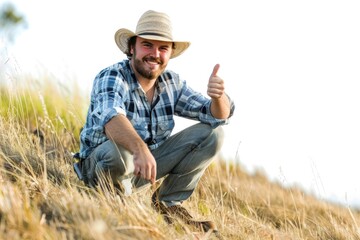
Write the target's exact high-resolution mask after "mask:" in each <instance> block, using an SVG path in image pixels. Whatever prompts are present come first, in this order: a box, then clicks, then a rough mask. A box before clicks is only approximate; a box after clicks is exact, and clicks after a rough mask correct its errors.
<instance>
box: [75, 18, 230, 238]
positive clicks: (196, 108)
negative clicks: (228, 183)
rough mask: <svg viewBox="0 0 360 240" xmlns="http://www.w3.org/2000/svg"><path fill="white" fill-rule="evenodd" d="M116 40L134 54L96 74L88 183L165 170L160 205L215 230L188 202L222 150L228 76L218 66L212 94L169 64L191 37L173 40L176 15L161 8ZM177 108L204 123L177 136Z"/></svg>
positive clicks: (83, 153)
mask: <svg viewBox="0 0 360 240" xmlns="http://www.w3.org/2000/svg"><path fill="white" fill-rule="evenodd" d="M115 42H116V44H117V46H118V47H119V48H120V50H121V51H122V52H123V53H125V54H126V55H127V56H128V59H126V60H124V61H122V62H119V63H116V64H114V65H113V66H110V67H108V68H106V69H104V70H102V71H101V72H100V73H99V74H98V75H97V76H96V78H95V80H94V84H93V89H92V93H91V102H90V107H89V110H88V115H87V119H86V124H85V126H84V128H83V130H82V132H81V137H80V140H81V145H80V158H81V159H82V164H81V172H82V175H83V177H84V182H85V184H87V185H88V186H96V185H97V184H98V181H99V180H100V179H101V178H102V176H108V177H110V178H111V179H112V181H113V183H114V184H118V182H119V181H120V179H121V178H122V177H123V176H124V175H127V174H129V173H130V171H132V173H133V174H134V175H135V176H134V179H133V185H134V187H140V186H143V185H145V184H147V183H149V182H150V183H152V184H153V183H155V181H156V180H157V179H160V178H163V177H164V180H163V182H162V184H161V185H160V187H159V188H158V189H157V190H156V191H155V193H154V194H153V196H152V202H153V205H154V207H155V209H156V210H158V211H159V212H160V213H162V214H163V215H164V217H165V219H166V220H167V221H168V222H169V223H171V222H173V220H174V218H181V219H182V220H183V221H185V223H188V224H191V225H195V226H196V227H199V228H201V229H203V230H205V231H207V230H209V229H214V228H215V226H214V224H213V223H212V222H210V221H196V220H194V219H193V218H192V217H191V215H190V214H189V213H188V212H187V211H186V209H185V208H184V207H182V206H181V203H182V202H183V201H184V200H186V199H188V198H189V197H190V195H191V194H192V193H193V191H194V189H195V187H196V185H197V184H198V182H199V180H200V178H201V176H202V174H203V173H204V171H205V169H206V168H207V166H208V165H209V164H210V162H211V158H212V157H213V156H214V155H215V154H216V153H217V152H218V150H219V148H220V145H221V142H220V141H219V140H221V137H222V136H221V133H222V132H221V131H219V130H220V127H218V126H220V125H222V124H226V123H227V121H228V118H229V117H230V116H231V115H232V114H233V111H234V104H233V102H232V101H231V100H230V98H229V97H228V96H227V95H226V94H225V92H224V81H223V80H222V79H221V78H220V77H219V76H217V72H218V69H219V65H218V64H217V65H216V66H215V67H214V69H213V72H212V74H211V76H210V78H209V83H208V89H207V94H208V95H209V97H210V98H208V97H205V96H202V95H201V94H199V93H198V92H195V91H194V90H192V89H191V88H190V87H188V85H187V83H186V82H185V81H183V80H181V79H180V77H179V75H177V74H176V73H174V72H172V71H170V70H165V69H166V66H167V64H168V62H169V60H170V59H171V58H175V57H177V56H179V55H180V54H182V53H183V52H184V51H185V50H186V49H187V48H188V47H189V45H190V43H189V42H180V41H175V40H173V38H172V27H171V22H170V19H169V17H168V16H167V15H166V14H164V13H160V12H155V11H147V12H145V13H144V14H143V15H142V16H141V17H140V19H139V21H138V24H137V28H136V31H135V33H133V32H132V31H130V30H128V29H124V28H122V29H119V30H118V31H117V32H116V33H115ZM174 115H177V116H181V117H185V118H189V119H195V120H198V121H199V122H200V123H198V124H195V125H193V126H191V127H189V128H187V129H184V130H183V131H181V132H179V133H177V134H175V135H172V136H171V132H172V130H173V128H174V118H173V117H174Z"/></svg>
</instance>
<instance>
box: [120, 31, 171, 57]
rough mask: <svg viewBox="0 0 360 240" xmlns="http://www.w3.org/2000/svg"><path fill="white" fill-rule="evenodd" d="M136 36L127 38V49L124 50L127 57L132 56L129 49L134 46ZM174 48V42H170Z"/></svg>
mask: <svg viewBox="0 0 360 240" xmlns="http://www.w3.org/2000/svg"><path fill="white" fill-rule="evenodd" d="M136 38H137V36H132V37H131V38H129V40H128V41H127V49H126V51H125V54H126V56H127V58H128V59H131V58H132V54H131V53H130V49H131V48H133V47H135V43H136ZM175 48H176V44H175V43H174V42H173V43H172V49H175Z"/></svg>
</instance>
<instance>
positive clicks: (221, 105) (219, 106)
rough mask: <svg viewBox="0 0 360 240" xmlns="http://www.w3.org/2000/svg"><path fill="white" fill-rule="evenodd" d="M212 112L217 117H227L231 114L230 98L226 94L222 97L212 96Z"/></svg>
mask: <svg viewBox="0 0 360 240" xmlns="http://www.w3.org/2000/svg"><path fill="white" fill-rule="evenodd" d="M210 110H211V114H212V115H213V117H215V118H217V119H227V118H228V117H229V116H230V100H229V98H228V96H227V95H226V94H223V95H222V96H221V97H220V98H212V99H211V106H210Z"/></svg>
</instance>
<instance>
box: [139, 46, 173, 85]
mask: <svg viewBox="0 0 360 240" xmlns="http://www.w3.org/2000/svg"><path fill="white" fill-rule="evenodd" d="M133 60H134V68H135V70H136V71H137V72H138V74H140V76H142V77H143V78H145V79H148V80H153V79H157V78H158V77H159V76H160V74H162V73H163V72H164V70H165V68H166V64H164V63H163V62H162V61H161V60H160V58H154V57H147V56H145V57H143V58H142V59H138V58H137V57H136V51H134V54H133ZM147 61H151V62H157V63H158V64H159V68H158V69H157V70H155V71H154V70H153V69H150V68H149V66H148V65H147V64H146V62H147Z"/></svg>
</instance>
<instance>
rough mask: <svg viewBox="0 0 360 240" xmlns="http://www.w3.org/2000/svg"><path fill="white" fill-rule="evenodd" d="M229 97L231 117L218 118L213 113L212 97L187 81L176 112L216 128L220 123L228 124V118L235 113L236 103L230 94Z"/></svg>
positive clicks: (183, 84)
mask: <svg viewBox="0 0 360 240" xmlns="http://www.w3.org/2000/svg"><path fill="white" fill-rule="evenodd" d="M228 98H229V101H230V115H229V117H228V118H227V119H217V118H215V117H213V115H212V114H211V109H210V106H211V99H210V98H207V97H205V96H204V95H202V94H201V93H198V92H196V91H194V90H193V89H191V88H190V87H188V86H187V85H186V82H183V83H182V90H181V93H180V98H179V100H178V101H177V105H176V111H175V112H176V113H177V115H179V116H182V117H186V118H190V119H194V120H199V121H200V122H203V123H207V124H209V125H211V126H212V127H214V128H215V127H217V126H219V125H224V124H227V123H228V119H229V118H230V117H231V116H232V115H233V113H234V109H235V104H234V102H233V100H232V99H231V98H230V97H229V96H228Z"/></svg>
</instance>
